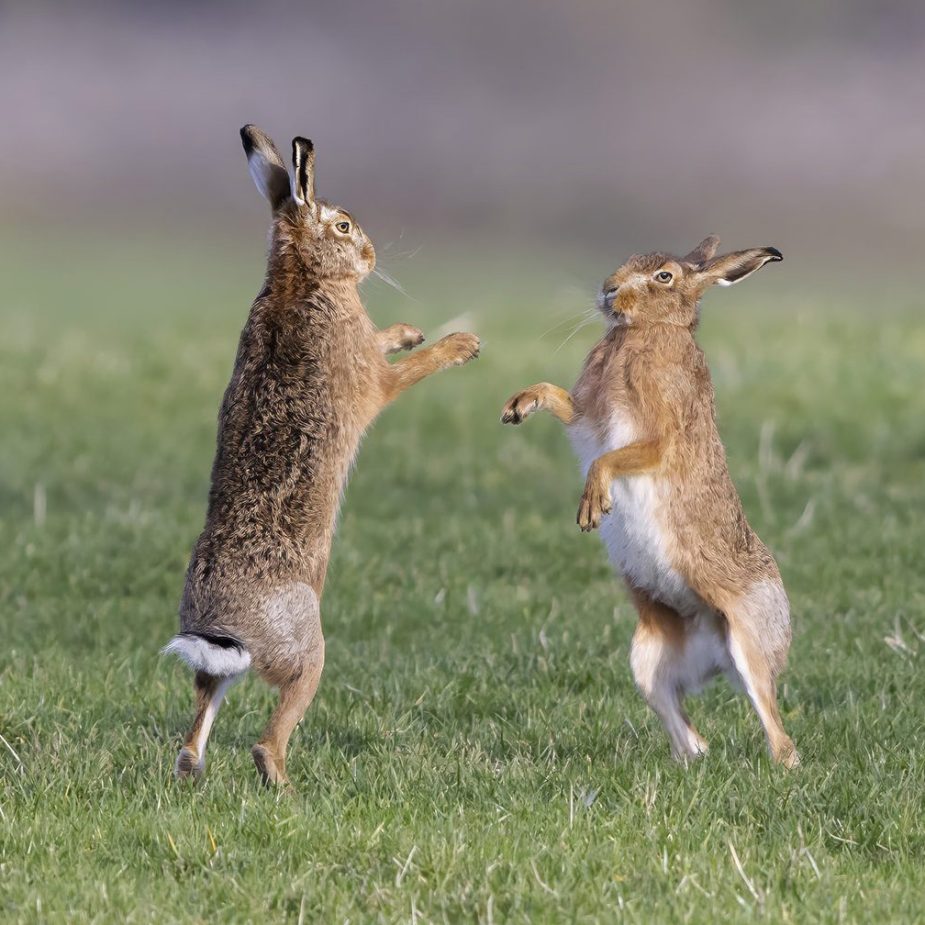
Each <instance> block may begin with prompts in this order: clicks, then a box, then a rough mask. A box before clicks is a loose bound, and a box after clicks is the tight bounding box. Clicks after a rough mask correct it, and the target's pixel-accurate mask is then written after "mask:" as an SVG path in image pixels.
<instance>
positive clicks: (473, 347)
mask: <svg viewBox="0 0 925 925" xmlns="http://www.w3.org/2000/svg"><path fill="white" fill-rule="evenodd" d="M440 347H441V348H442V349H443V350H445V351H446V354H447V358H448V362H449V365H450V366H462V365H463V363H468V362H469V361H470V360H474V359H475V358H476V357H477V356H478V355H479V350H480V348H481V342H480V341H479V339H478V338H477V337H476V336H475V335H474V334H463V333H457V334H447V336H446V337H444V338H443V339H442V340H441V341H440Z"/></svg>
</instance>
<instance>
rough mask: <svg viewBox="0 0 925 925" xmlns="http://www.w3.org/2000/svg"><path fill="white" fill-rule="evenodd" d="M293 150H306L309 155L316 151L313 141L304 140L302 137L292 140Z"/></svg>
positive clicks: (297, 136)
mask: <svg viewBox="0 0 925 925" xmlns="http://www.w3.org/2000/svg"><path fill="white" fill-rule="evenodd" d="M292 148H293V150H295V149H296V148H305V150H306V151H307V152H308V153H309V154H311V153H312V151H314V150H315V146H314V145H313V144H312V140H311V139H310V138H303V137H302V136H301V135H296V137H295V138H293V139H292Z"/></svg>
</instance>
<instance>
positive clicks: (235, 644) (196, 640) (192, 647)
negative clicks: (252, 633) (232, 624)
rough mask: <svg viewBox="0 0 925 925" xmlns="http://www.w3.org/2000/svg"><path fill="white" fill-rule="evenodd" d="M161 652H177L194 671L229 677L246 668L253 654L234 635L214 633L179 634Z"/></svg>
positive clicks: (173, 653)
mask: <svg viewBox="0 0 925 925" xmlns="http://www.w3.org/2000/svg"><path fill="white" fill-rule="evenodd" d="M161 654H162V655H176V656H178V657H179V658H181V659H183V661H184V662H186V664H187V665H189V666H190V668H192V669H193V670H194V671H204V672H205V673H206V674H209V675H212V676H213V677H216V678H227V677H229V676H231V675H236V674H241V673H242V672H245V671H247V669H248V668H249V667H250V663H251V654H250V652H248V651H247V649H246V648H245V647H244V643H243V642H241V641H240V640H239V639H235V638H234V637H233V636H222V635H217V634H214V633H178V634H177V635H176V636H174V637H173V639H171V640H170V642H168V643H167V645H166V646H164V648H163V649H161Z"/></svg>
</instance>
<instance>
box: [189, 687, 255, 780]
mask: <svg viewBox="0 0 925 925" xmlns="http://www.w3.org/2000/svg"><path fill="white" fill-rule="evenodd" d="M239 677H240V675H228V676H227V677H223V678H219V677H216V676H215V675H211V674H207V673H206V672H205V671H197V672H196V680H195V682H194V683H195V686H196V718H195V719H194V720H193V725H192V726H191V727H190V730H189V732H188V733H187V734H186V739H185V741H184V743H183V747H182V748H181V749H180V754H179V755H177V763H176V765H175V766H174V772H175V774H176V775H177V777H180V778H183V777H199V776H201V774H202V772H203V771H204V770H205V766H206V743H207V742H208V741H209V733H210V732H211V731H212V724H213V723H214V722H215V717H216V715H217V714H218V708H219V707H220V706H221V705H222V701H223V700H224V699H225V694H226V693H227V691H228V688H229V687H231V685H232V684H234V682H235V681H237V680H238V678H239Z"/></svg>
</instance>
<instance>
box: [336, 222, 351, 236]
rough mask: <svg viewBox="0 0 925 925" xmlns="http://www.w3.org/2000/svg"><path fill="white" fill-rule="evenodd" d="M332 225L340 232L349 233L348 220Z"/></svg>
mask: <svg viewBox="0 0 925 925" xmlns="http://www.w3.org/2000/svg"><path fill="white" fill-rule="evenodd" d="M334 227H335V228H336V229H337V230H338V231H339V232H340V233H341V234H349V233H350V222H338V223H337V224H336V225H335V226H334Z"/></svg>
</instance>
